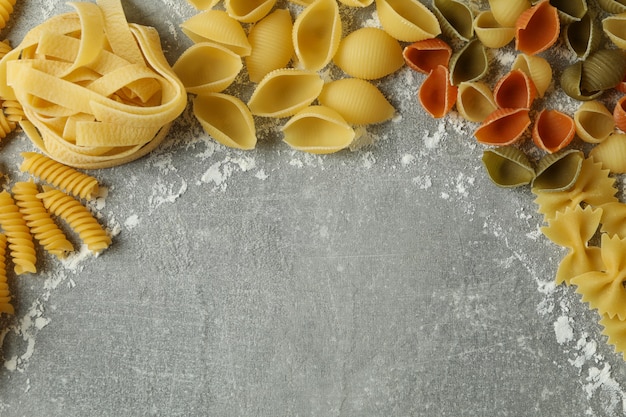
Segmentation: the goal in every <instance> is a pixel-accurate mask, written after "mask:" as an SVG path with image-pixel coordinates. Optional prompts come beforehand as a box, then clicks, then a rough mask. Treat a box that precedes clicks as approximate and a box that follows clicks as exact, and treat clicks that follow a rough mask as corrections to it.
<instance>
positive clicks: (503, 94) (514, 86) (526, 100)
mask: <svg viewBox="0 0 626 417" xmlns="http://www.w3.org/2000/svg"><path fill="white" fill-rule="evenodd" d="M536 95H537V90H536V89H535V84H534V83H533V82H532V80H531V79H530V77H529V76H528V75H526V73H525V72H524V71H522V70H511V71H509V72H508V73H507V74H505V75H504V76H503V77H502V78H500V79H499V80H498V82H497V83H496V85H495V87H494V89H493V98H494V100H495V102H496V104H497V105H498V106H499V107H502V108H507V107H509V108H514V109H515V108H526V109H528V108H530V106H531V105H532V103H533V101H534V100H535V97H536Z"/></svg>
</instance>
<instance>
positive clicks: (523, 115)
mask: <svg viewBox="0 0 626 417" xmlns="http://www.w3.org/2000/svg"><path fill="white" fill-rule="evenodd" d="M528 113H529V110H528V109H497V110H495V111H494V112H493V113H491V114H490V115H489V116H487V118H486V119H485V120H484V121H483V122H482V124H481V125H480V126H479V127H478V129H476V131H475V132H474V136H475V137H476V140H477V141H478V142H480V143H483V144H485V145H498V146H504V145H512V144H513V143H515V142H517V141H518V140H520V138H521V137H522V134H523V133H524V131H526V128H527V127H528V126H529V125H530V117H529V115H528Z"/></svg>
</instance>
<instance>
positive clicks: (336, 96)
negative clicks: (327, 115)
mask: <svg viewBox="0 0 626 417" xmlns="http://www.w3.org/2000/svg"><path fill="white" fill-rule="evenodd" d="M318 101H319V103H320V104H321V105H323V106H326V107H330V108H332V109H333V110H336V111H337V112H338V113H339V114H340V115H341V117H343V118H344V119H345V121H346V122H348V123H350V124H354V125H367V124H372V123H381V122H384V121H386V120H389V119H391V117H392V116H393V114H394V112H395V109H394V108H393V106H392V105H391V104H390V103H389V102H388V101H387V99H386V98H385V96H384V95H383V94H382V93H381V92H380V90H379V89H378V88H376V86H374V85H373V84H371V83H369V82H368V81H365V80H361V79H359V78H344V79H341V80H337V81H331V82H329V83H326V84H325V85H324V88H323V89H322V92H321V93H320V96H319V97H318Z"/></svg>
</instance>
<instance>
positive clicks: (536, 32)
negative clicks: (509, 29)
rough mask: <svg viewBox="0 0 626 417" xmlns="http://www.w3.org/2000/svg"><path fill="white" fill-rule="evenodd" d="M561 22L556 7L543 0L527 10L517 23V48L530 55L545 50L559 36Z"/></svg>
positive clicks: (547, 0)
mask: <svg viewBox="0 0 626 417" xmlns="http://www.w3.org/2000/svg"><path fill="white" fill-rule="evenodd" d="M560 29H561V24H560V21H559V14H558V12H557V10H556V7H554V6H552V5H550V2H549V0H542V1H540V2H539V3H537V4H536V5H534V6H532V7H531V8H530V9H527V10H525V11H524V12H523V13H522V14H521V15H520V16H519V18H518V19H517V22H516V23H515V49H517V50H518V51H521V52H524V53H525V54H528V55H536V54H538V53H540V52H543V51H545V50H546V49H548V48H549V47H551V46H552V45H554V43H555V42H556V40H557V39H558V38H559V32H560Z"/></svg>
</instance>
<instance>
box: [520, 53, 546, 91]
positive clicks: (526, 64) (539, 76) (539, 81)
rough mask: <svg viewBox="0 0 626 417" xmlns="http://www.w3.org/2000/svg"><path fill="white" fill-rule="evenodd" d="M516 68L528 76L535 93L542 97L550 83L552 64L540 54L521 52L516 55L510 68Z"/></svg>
mask: <svg viewBox="0 0 626 417" xmlns="http://www.w3.org/2000/svg"><path fill="white" fill-rule="evenodd" d="M516 69H518V70H521V71H523V72H524V73H525V74H526V75H528V77H530V79H531V80H532V81H533V84H535V88H536V89H537V95H538V96H539V97H543V95H544V94H545V93H546V91H547V90H548V87H550V84H551V83H552V66H551V65H550V63H549V62H548V61H547V60H546V59H545V58H542V57H540V56H536V55H527V54H523V53H522V54H518V55H517V57H516V58H515V61H513V65H512V66H511V70H516Z"/></svg>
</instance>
